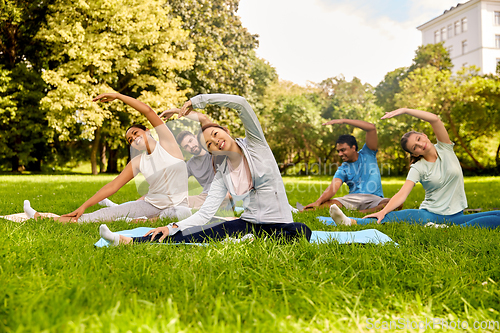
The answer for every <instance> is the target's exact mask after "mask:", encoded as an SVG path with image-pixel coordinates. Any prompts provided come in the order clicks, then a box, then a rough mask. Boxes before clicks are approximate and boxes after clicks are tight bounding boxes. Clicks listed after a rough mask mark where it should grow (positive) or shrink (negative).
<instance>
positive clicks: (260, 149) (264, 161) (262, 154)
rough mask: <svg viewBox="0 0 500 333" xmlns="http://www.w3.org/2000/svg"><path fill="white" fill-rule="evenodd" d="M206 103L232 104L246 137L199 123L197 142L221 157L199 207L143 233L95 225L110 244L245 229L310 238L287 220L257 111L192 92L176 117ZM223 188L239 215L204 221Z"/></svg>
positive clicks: (241, 101) (237, 99)
mask: <svg viewBox="0 0 500 333" xmlns="http://www.w3.org/2000/svg"><path fill="white" fill-rule="evenodd" d="M208 104H214V105H219V106H224V107H228V108H231V109H234V110H236V111H237V112H238V115H239V117H240V119H241V121H242V123H243V126H244V127H245V134H246V138H244V139H236V140H235V139H233V138H232V137H231V136H230V135H229V134H228V133H227V132H226V130H225V129H224V128H223V127H221V126H219V125H217V124H206V125H204V126H203V127H202V132H201V135H199V136H198V138H199V140H200V143H201V144H202V145H203V146H204V147H205V149H206V150H207V151H208V152H210V153H211V154H213V155H224V156H225V159H224V161H223V162H222V163H221V164H220V165H219V166H218V168H217V172H216V175H215V178H214V180H213V182H212V185H211V187H210V191H209V193H208V196H207V199H206V200H205V203H204V204H203V206H202V207H201V208H200V210H199V211H198V212H196V213H195V214H194V215H192V216H191V217H189V218H187V219H185V220H182V221H180V222H176V223H171V224H169V225H167V226H165V227H160V228H156V229H154V230H151V231H149V232H148V233H147V234H146V235H145V236H144V237H135V238H132V237H125V236H122V235H118V234H114V233H112V232H111V231H109V229H108V228H107V226H106V225H101V228H100V230H99V231H100V234H101V237H103V238H104V239H106V240H108V241H110V242H111V243H113V244H114V245H118V244H128V243H130V242H149V241H159V242H162V241H164V240H168V241H172V242H202V241H205V240H208V239H215V240H217V239H224V238H226V237H227V236H229V237H233V236H236V235H238V234H248V233H253V234H256V235H257V236H260V235H263V234H265V235H274V236H276V237H283V238H285V239H293V238H296V237H299V236H301V235H304V236H305V237H306V238H307V240H309V239H310V237H311V230H310V229H309V228H308V227H307V226H306V225H305V224H303V223H295V222H293V219H292V214H291V212H290V206H289V204H288V199H287V196H286V192H285V186H284V184H283V180H282V178H281V174H280V172H279V169H278V165H277V163H276V160H275V159H274V156H273V154H272V152H271V149H270V148H269V145H268V144H267V141H266V139H265V137H264V133H263V131H262V128H261V126H260V123H259V121H258V119H257V116H256V115H255V112H254V111H253V110H252V108H251V107H250V105H249V104H248V102H247V101H246V100H245V98H243V97H241V96H235V95H225V94H207V95H198V96H196V97H193V98H192V99H191V100H190V101H188V102H186V103H185V104H184V106H183V107H182V109H181V111H179V117H182V116H185V115H187V114H189V112H191V111H192V110H193V108H198V109H203V108H204V107H205V106H206V105H208ZM228 191H229V193H230V194H231V196H232V197H233V199H234V200H235V201H239V200H243V207H244V209H245V210H244V212H243V214H242V215H241V218H239V219H236V220H231V221H224V222H219V223H212V224H206V223H208V222H209V221H210V219H211V218H212V217H213V216H214V215H215V213H216V212H217V209H218V207H219V206H220V204H221V202H222V200H223V199H224V197H225V196H226V193H227V192H228Z"/></svg>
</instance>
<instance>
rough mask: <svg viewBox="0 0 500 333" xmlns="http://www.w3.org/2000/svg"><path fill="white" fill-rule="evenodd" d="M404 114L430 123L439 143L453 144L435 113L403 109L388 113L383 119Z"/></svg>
mask: <svg viewBox="0 0 500 333" xmlns="http://www.w3.org/2000/svg"><path fill="white" fill-rule="evenodd" d="M402 114H408V115H410V116H413V117H415V118H418V119H422V120H423V121H426V122H428V123H429V124H431V126H432V130H433V131H434V134H436V138H437V139H438V141H441V142H443V143H451V140H450V136H449V135H448V131H446V128H445V127H444V124H443V122H442V121H441V119H439V117H438V116H437V115H435V114H434V113H431V112H427V111H421V110H415V109H407V108H401V109H397V110H394V111H391V112H386V113H385V115H384V116H383V117H382V119H389V118H393V117H396V116H399V115H402Z"/></svg>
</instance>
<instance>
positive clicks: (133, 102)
mask: <svg viewBox="0 0 500 333" xmlns="http://www.w3.org/2000/svg"><path fill="white" fill-rule="evenodd" d="M115 99H119V100H120V101H122V102H123V103H125V104H127V105H129V106H131V107H133V108H134V109H136V110H137V111H139V112H140V113H142V114H143V115H145V116H146V118H147V119H148V121H149V123H150V124H151V125H153V127H154V128H155V129H156V132H157V133H158V137H159V138H160V144H161V145H162V147H163V148H164V149H165V150H166V151H167V152H168V153H169V154H170V155H172V156H174V157H176V158H179V159H183V158H184V157H183V155H182V152H181V149H180V148H179V146H178V145H177V142H176V141H175V137H174V135H173V134H172V132H171V131H170V130H169V129H168V127H167V126H165V123H164V122H163V120H161V118H160V117H159V116H158V115H157V114H156V112H155V111H154V110H153V109H152V108H151V107H150V106H149V105H146V104H144V103H143V102H141V101H139V100H137V99H135V98H133V97H130V96H126V95H122V94H119V93H105V94H100V95H99V96H97V97H96V98H94V99H93V101H94V102H99V101H100V102H111V101H114V100H115Z"/></svg>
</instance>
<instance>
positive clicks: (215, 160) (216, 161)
mask: <svg viewBox="0 0 500 333" xmlns="http://www.w3.org/2000/svg"><path fill="white" fill-rule="evenodd" d="M210 127H216V128H220V129H221V130H223V131H225V132H226V133H227V132H228V129H227V128H225V127H222V126H220V125H217V124H216V123H208V124H205V125H203V126H202V127H201V129H200V131H199V132H198V134H197V135H196V138H197V139H198V143H199V144H200V147H201V148H203V149H204V150H205V151H207V152H208V153H209V154H210V155H212V168H213V169H214V172H217V168H218V167H219V165H221V164H222V162H223V161H224V160H225V159H226V158H227V156H223V155H213V154H212V153H211V152H210V151H208V149H207V148H206V146H207V144H206V143H205V140H203V139H202V136H203V132H204V131H205V130H206V129H207V128H210Z"/></svg>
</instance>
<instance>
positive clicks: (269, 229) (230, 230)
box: [133, 219, 312, 243]
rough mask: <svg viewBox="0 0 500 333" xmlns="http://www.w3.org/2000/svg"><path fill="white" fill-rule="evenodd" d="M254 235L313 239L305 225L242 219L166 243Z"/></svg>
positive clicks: (205, 227) (146, 239)
mask: <svg viewBox="0 0 500 333" xmlns="http://www.w3.org/2000/svg"><path fill="white" fill-rule="evenodd" d="M248 233H252V234H254V235H256V236H258V237H261V236H271V237H276V238H279V239H283V240H285V241H289V240H293V239H295V238H299V237H301V236H302V235H303V236H304V237H306V239H307V241H309V240H310V239H311V235H312V231H311V229H309V227H308V226H307V225H305V224H303V223H298V222H292V223H265V224H264V223H262V224H255V223H250V222H247V221H245V220H242V219H236V220H231V221H223V222H217V223H211V224H206V225H203V226H198V227H191V228H188V229H185V230H183V231H182V232H177V233H176V234H174V235H173V236H169V237H165V239H164V242H173V243H185V242H187V243H201V242H206V241H209V240H223V239H225V238H226V237H236V236H238V235H245V234H248ZM162 235H163V234H162V233H159V234H158V235H156V237H155V239H153V241H155V240H158V239H160V237H161V236H162ZM133 240H134V243H144V242H151V241H152V240H151V235H149V236H147V237H133Z"/></svg>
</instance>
